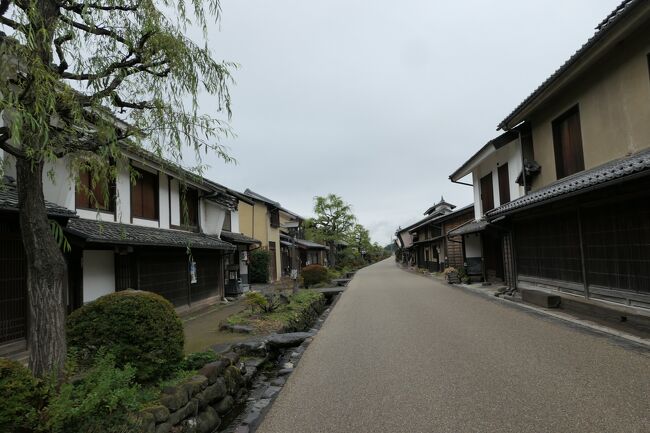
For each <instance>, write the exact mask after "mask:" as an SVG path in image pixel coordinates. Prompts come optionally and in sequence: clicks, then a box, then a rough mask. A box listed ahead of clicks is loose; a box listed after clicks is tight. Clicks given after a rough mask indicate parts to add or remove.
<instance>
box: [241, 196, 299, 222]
mask: <svg viewBox="0 0 650 433" xmlns="http://www.w3.org/2000/svg"><path fill="white" fill-rule="evenodd" d="M244 195H245V196H247V197H250V198H252V199H255V200H258V201H261V202H264V203H266V204H270V205H271V206H273V207H276V208H278V209H280V210H281V211H282V212H285V213H288V214H289V215H292V216H294V217H296V218H298V219H301V220H304V218H303V217H301V216H300V215H298V214H297V213H295V212H291V211H290V210H288V209H285V208H283V207H282V205H281V204H280V203H279V202H277V201H274V200H271V199H270V198H267V197H264V196H263V195H261V194H258V193H256V192H255V191H252V190H251V189H249V188H246V190H245V191H244Z"/></svg>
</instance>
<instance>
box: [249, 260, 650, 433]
mask: <svg viewBox="0 0 650 433" xmlns="http://www.w3.org/2000/svg"><path fill="white" fill-rule="evenodd" d="M257 432H258V433H291V432H295V433H309V432H355V433H357V432H368V433H370V432H373V433H374V432H377V433H382V432H391V433H394V432H409V433H411V432H450V433H451V432H453V433H464V432H477V433H478V432H481V433H487V432H517V433H521V432H554V433H555V432H562V433H566V432H612V433H625V432H644V433H648V432H650V353H648V352H647V351H643V350H640V349H634V348H633V347H627V346H626V345H625V344H622V343H621V342H619V341H617V340H615V339H612V338H608V337H604V336H601V335H595V334H593V333H589V332H586V331H584V330H581V329H579V328H575V327H571V326H569V325H567V324H566V323H564V322H561V321H557V320H555V319H546V318H544V317H541V316H539V315H536V314H533V313H530V312H527V311H523V310H521V309H518V308H516V307H513V306H508V305H506V304H504V303H502V302H495V301H490V300H489V299H486V298H484V297H482V296H480V295H477V294H474V293H470V292H467V291H465V290H463V289H460V288H457V287H452V286H449V285H446V284H444V283H440V282H437V281H433V280H431V279H429V278H425V277H423V276H420V275H417V274H414V273H410V272H407V271H404V270H402V269H400V268H398V267H397V265H396V264H395V263H394V261H393V260H392V259H389V260H387V261H384V262H381V263H378V264H376V265H374V266H371V267H368V268H365V269H363V270H361V271H360V272H358V273H357V275H356V276H355V278H354V280H353V281H352V282H351V284H350V285H349V287H348V289H347V290H346V292H345V293H344V294H343V296H342V297H341V299H340V300H339V302H338V303H337V305H336V306H335V307H334V309H333V311H332V313H331V314H330V316H329V317H328V319H327V321H326V322H325V324H324V326H323V327H322V329H321V330H320V332H319V334H318V335H317V336H316V338H315V339H314V341H313V342H312V344H311V345H310V346H309V348H308V349H307V351H306V352H305V354H304V355H303V357H302V359H301V361H300V363H299V364H298V366H297V368H296V370H295V371H294V373H293V374H292V375H291V377H290V378H289V380H288V382H287V384H286V386H285V388H284V389H283V390H282V391H281V392H280V395H279V396H278V398H277V400H276V401H275V402H274V404H273V406H272V407H271V409H270V411H269V412H268V414H267V415H266V417H265V418H264V421H263V422H262V424H261V425H260V427H259V428H258V429H257Z"/></svg>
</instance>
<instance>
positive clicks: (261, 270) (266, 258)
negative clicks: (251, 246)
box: [248, 248, 271, 284]
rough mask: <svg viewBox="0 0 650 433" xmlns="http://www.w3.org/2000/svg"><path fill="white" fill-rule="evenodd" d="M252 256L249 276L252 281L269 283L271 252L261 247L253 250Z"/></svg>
mask: <svg viewBox="0 0 650 433" xmlns="http://www.w3.org/2000/svg"><path fill="white" fill-rule="evenodd" d="M250 257H251V259H250V264H249V266H248V277H249V278H250V281H251V283H262V284H266V283H268V282H269V262H270V261H271V253H269V252H268V251H267V250H263V249H261V248H260V249H257V250H254V251H251V254H250Z"/></svg>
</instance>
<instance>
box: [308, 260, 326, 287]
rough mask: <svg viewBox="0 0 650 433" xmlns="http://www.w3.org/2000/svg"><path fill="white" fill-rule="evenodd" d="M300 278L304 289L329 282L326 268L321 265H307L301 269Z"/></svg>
mask: <svg viewBox="0 0 650 433" xmlns="http://www.w3.org/2000/svg"><path fill="white" fill-rule="evenodd" d="M302 278H303V280H304V282H305V287H310V286H313V285H314V284H318V283H324V282H327V281H329V278H328V273H327V268H326V267H325V266H321V265H309V266H305V267H304V268H302Z"/></svg>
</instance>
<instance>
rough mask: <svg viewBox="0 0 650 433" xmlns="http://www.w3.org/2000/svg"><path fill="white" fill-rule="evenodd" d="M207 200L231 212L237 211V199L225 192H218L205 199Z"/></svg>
mask: <svg viewBox="0 0 650 433" xmlns="http://www.w3.org/2000/svg"><path fill="white" fill-rule="evenodd" d="M205 199H206V200H208V201H211V202H213V203H216V204H218V205H219V206H221V207H224V208H226V209H228V210H230V211H234V210H237V197H234V196H232V195H230V194H226V193H223V192H217V193H214V194H210V195H208V196H206V197H205Z"/></svg>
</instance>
